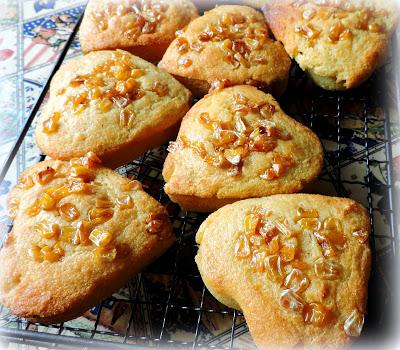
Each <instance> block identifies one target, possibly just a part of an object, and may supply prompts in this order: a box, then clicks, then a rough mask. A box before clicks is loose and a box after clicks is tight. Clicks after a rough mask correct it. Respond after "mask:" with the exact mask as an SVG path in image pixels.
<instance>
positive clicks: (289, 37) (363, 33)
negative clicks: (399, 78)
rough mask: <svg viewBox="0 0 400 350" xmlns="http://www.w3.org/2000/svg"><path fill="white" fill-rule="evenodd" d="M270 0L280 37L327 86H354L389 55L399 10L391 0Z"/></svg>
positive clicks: (271, 16) (318, 81)
mask: <svg viewBox="0 0 400 350" xmlns="http://www.w3.org/2000/svg"><path fill="white" fill-rule="evenodd" d="M265 3H266V4H265V5H264V6H263V11H264V14H265V17H266V18H267V22H268V24H269V26H270V28H271V30H272V32H273V33H274V35H275V38H276V39H277V40H279V41H281V42H282V43H283V45H284V46H285V49H286V51H287V52H288V54H289V55H290V56H291V57H292V58H294V59H295V60H296V62H297V63H298V64H299V65H300V67H301V68H302V69H303V70H304V71H306V72H307V73H308V74H309V75H310V76H311V78H312V79H313V80H314V82H315V83H316V84H317V85H319V86H321V87H322V88H324V89H327V90H345V89H350V88H354V87H357V86H358V85H360V84H361V83H362V82H364V81H365V80H366V79H368V78H369V77H370V75H371V74H372V73H373V71H374V70H375V69H376V68H377V67H378V66H379V65H380V64H381V63H382V60H383V58H384V57H385V54H386V52H387V49H388V45H389V43H390V37H391V34H392V33H393V31H394V29H395V27H396V24H397V19H398V13H399V11H398V9H397V8H396V6H395V3H394V2H393V1H391V0H389V1H380V0H372V1H363V0H356V1H336V0H324V1H317V0H315V1H313V0H295V1H294V0H267V1H265Z"/></svg>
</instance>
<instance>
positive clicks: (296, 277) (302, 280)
mask: <svg viewBox="0 0 400 350" xmlns="http://www.w3.org/2000/svg"><path fill="white" fill-rule="evenodd" d="M284 285H285V287H286V288H288V289H290V290H292V291H293V292H295V293H302V292H304V291H305V290H306V289H307V288H308V286H309V285H310V280H309V278H308V277H307V275H306V274H305V273H304V272H303V271H301V270H299V269H293V270H292V271H291V272H290V273H289V274H288V275H287V276H286V278H285V282H284Z"/></svg>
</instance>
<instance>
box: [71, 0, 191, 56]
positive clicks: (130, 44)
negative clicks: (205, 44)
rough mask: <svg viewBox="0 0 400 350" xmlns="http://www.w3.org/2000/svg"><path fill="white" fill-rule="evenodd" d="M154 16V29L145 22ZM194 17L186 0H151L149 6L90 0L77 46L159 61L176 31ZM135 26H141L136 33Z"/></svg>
mask: <svg viewBox="0 0 400 350" xmlns="http://www.w3.org/2000/svg"><path fill="white" fill-rule="evenodd" d="M134 7H135V8H134ZM135 9H137V11H138V14H135ZM153 17H155V23H156V26H155V27H152V25H150V26H149V25H148V24H147V21H146V19H147V18H149V19H152V20H153ZM196 17H198V12H197V9H196V7H195V6H194V5H193V3H192V2H191V1H189V0H172V1H162V0H161V1H160V0H151V1H150V6H147V5H146V2H145V1H143V0H135V1H133V2H132V1H128V0H118V1H113V2H110V1H109V0H101V1H99V0H91V1H89V2H88V4H87V7H86V11H85V16H84V18H83V21H82V25H81V27H80V35H79V38H80V43H81V46H82V50H83V52H85V53H87V52H90V51H97V50H115V49H122V50H126V51H129V52H131V53H133V54H134V55H136V56H139V57H141V58H143V59H145V60H147V61H150V62H158V61H159V60H160V59H161V58H162V56H163V55H164V53H165V51H166V50H167V48H168V46H169V44H170V43H171V42H172V40H174V38H175V32H176V31H177V30H179V29H182V28H183V27H185V26H186V25H187V24H189V22H190V21H192V20H193V19H195V18H196ZM157 18H159V19H157ZM135 23H138V25H139V26H140V27H138V30H135V28H136V26H135V25H134V24H135ZM150 23H151V22H150ZM153 23H154V22H153ZM140 28H141V29H140Z"/></svg>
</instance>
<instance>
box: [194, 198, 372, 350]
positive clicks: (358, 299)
mask: <svg viewBox="0 0 400 350" xmlns="http://www.w3.org/2000/svg"><path fill="white" fill-rule="evenodd" d="M369 229H370V228H369V217H368V214H367V211H366V210H365V208H363V207H362V206H361V205H360V204H358V203H356V202H354V201H352V200H350V199H345V198H334V197H325V196H320V195H307V194H290V195H276V196H271V197H267V198H259V199H258V198H256V199H247V200H243V201H240V202H236V203H234V204H231V205H227V206H226V207H223V208H221V209H220V210H218V211H217V212H215V213H213V214H211V215H210V216H209V217H208V218H207V219H206V220H205V221H204V222H203V224H202V225H201V226H200V228H199V231H198V233H197V235H196V242H197V243H198V244H199V245H200V247H199V250H198V253H197V256H196V262H197V266H198V268H199V270H200V273H201V276H202V278H203V281H204V283H205V284H206V286H207V288H208V289H209V291H210V292H211V293H212V294H213V295H214V296H215V297H216V298H217V299H218V300H219V301H221V302H222V303H224V304H226V305H228V306H230V307H232V308H235V309H238V310H242V311H243V314H244V317H245V319H246V321H247V324H248V326H249V329H250V333H251V334H252V336H253V338H254V341H255V343H256V344H257V345H258V347H259V348H260V349H277V348H278V349H289V348H296V349H297V348H307V349H310V348H312V349H321V348H322V346H323V347H324V348H327V349H335V348H342V347H343V346H344V345H345V344H347V343H348V342H349V340H350V337H353V336H358V335H359V334H360V332H361V329H362V326H363V321H364V314H365V305H366V299H367V289H368V278H369V273H370V262H371V252H370V248H369V245H368V236H369Z"/></svg>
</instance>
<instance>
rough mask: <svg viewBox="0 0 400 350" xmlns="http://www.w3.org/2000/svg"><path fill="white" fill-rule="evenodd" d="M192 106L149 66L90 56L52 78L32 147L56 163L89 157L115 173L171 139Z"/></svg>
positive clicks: (118, 56) (110, 55) (127, 58)
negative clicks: (114, 170)
mask: <svg viewBox="0 0 400 350" xmlns="http://www.w3.org/2000/svg"><path fill="white" fill-rule="evenodd" d="M190 102H191V94H190V92H189V91H188V90H187V89H186V88H185V87H184V86H182V85H181V84H180V83H179V82H177V81H176V80H175V79H174V78H172V77H171V76H170V75H169V74H168V73H166V72H164V71H162V70H160V69H159V68H157V67H155V66H153V65H152V64H151V63H148V62H146V61H144V60H142V59H141V58H139V57H136V56H133V55H131V54H130V53H128V52H125V51H120V50H118V51H96V52H91V53H89V54H87V55H85V56H83V57H80V58H77V59H74V60H71V61H69V62H68V63H66V64H65V65H64V66H62V67H61V68H60V70H59V71H58V72H57V73H56V75H55V76H54V79H53V80H52V82H51V87H50V98H49V100H48V102H47V104H46V106H45V108H44V111H43V113H42V114H41V116H40V118H39V121H38V124H37V127H36V142H37V144H38V146H39V147H40V149H41V150H42V151H43V152H44V153H45V154H47V155H49V156H50V157H52V158H55V159H62V160H68V159H71V158H75V157H81V156H83V155H85V154H86V153H87V152H89V151H93V152H95V153H96V154H97V156H98V157H100V159H101V160H102V162H103V164H104V165H106V166H109V167H117V166H119V165H122V164H124V163H126V162H129V161H131V160H132V159H134V158H136V157H138V156H139V155H141V154H142V153H144V152H145V151H147V150H149V149H151V148H153V147H155V146H159V145H161V144H163V143H164V142H166V141H168V140H170V139H172V138H174V137H175V136H176V134H177V132H178V128H179V124H180V122H181V119H182V117H183V116H184V115H185V113H186V112H187V111H188V109H189V104H190Z"/></svg>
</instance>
